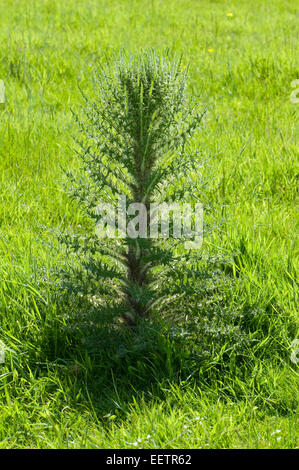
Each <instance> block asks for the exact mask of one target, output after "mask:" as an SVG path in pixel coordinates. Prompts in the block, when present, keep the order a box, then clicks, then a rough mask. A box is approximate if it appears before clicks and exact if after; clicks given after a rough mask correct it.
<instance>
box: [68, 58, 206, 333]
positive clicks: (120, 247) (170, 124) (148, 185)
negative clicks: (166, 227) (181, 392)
mask: <svg viewBox="0 0 299 470" xmlns="http://www.w3.org/2000/svg"><path fill="white" fill-rule="evenodd" d="M187 72H188V68H187V67H186V66H184V65H183V64H182V60H181V59H178V60H174V61H171V60H169V58H168V57H167V56H166V57H165V56H160V55H158V54H156V53H154V52H153V51H151V52H148V53H142V54H140V55H138V56H134V57H128V56H127V55H126V54H121V55H120V56H119V57H118V58H117V59H116V60H115V62H114V63H113V64H112V65H111V64H109V62H107V64H106V65H105V66H102V67H101V68H100V69H99V70H98V71H97V73H96V77H95V85H96V88H95V98H90V97H86V96H85V94H84V93H83V97H84V101H85V103H84V106H83V108H82V114H80V117H78V116H77V115H75V119H76V121H77V123H78V125H79V130H80V132H79V135H80V138H78V139H75V140H76V144H77V155H78V157H79V158H80V160H81V163H82V169H83V172H81V173H80V177H78V175H77V176H75V175H74V174H71V173H68V174H67V175H68V178H69V181H70V182H71V185H70V193H71V195H72V196H73V197H74V198H75V199H76V200H77V201H78V203H79V206H80V207H81V209H82V210H83V211H84V213H85V214H86V216H87V220H88V221H89V222H90V224H89V223H87V226H86V227H85V228H84V231H82V230H81V232H77V233H69V234H68V235H67V237H66V238H65V241H66V243H67V246H68V247H69V248H70V249H71V250H72V251H75V252H76V254H78V255H79V256H80V263H79V264H78V265H77V268H74V267H73V271H75V270H77V274H78V273H80V275H79V277H78V276H77V278H78V279H79V280H80V282H79V283H78V286H79V289H80V290H81V293H82V294H87V295H88V296H89V298H92V299H93V301H94V303H95V304H96V305H97V308H99V309H100V310H101V312H102V313H109V314H111V315H113V316H117V317H118V318H119V317H121V318H122V319H123V320H125V321H126V322H127V323H128V324H130V325H135V324H136V323H137V322H138V320H139V319H141V318H145V317H147V316H149V315H150V313H153V314H154V313H155V312H158V311H159V305H160V306H161V305H163V304H164V305H165V304H167V302H168V301H169V300H170V297H171V296H170V295H169V294H167V295H166V296H165V295H164V293H163V286H164V287H165V284H167V280H168V277H167V276H168V274H167V273H169V272H170V271H171V270H173V269H174V266H175V260H176V259H177V257H178V256H179V258H180V259H181V256H182V251H180V248H179V244H180V243H182V241H183V239H179V240H174V239H173V238H172V239H165V238H151V237H150V236H149V234H150V222H151V219H150V217H149V214H150V206H151V204H152V203H157V204H160V203H162V202H174V201H180V202H181V201H183V200H189V201H190V200H192V201H193V202H194V200H196V198H198V195H199V190H198V188H197V186H196V185H197V184H198V182H199V180H200V178H197V182H196V183H194V178H193V180H192V178H191V177H190V174H191V173H190V172H192V171H193V176H194V175H195V174H196V172H197V171H198V168H199V166H200V163H201V160H200V155H199V152H198V151H197V150H196V149H195V150H194V148H193V147H194V146H192V145H191V143H190V142H191V140H190V138H191V137H192V135H193V134H194V132H195V131H196V129H198V127H199V124H200V122H201V119H202V116H203V113H200V112H199V111H198V109H197V105H196V104H192V103H191V102H190V101H189V100H188V98H187V93H186V82H187ZM195 179H196V178H195ZM121 197H122V198H123V199H122V200H123V201H124V207H123V211H124V212H125V211H127V210H128V207H129V205H130V204H132V203H139V204H140V203H141V204H143V207H145V208H146V217H145V219H144V220H145V223H144V226H143V228H142V233H141V230H139V232H138V236H136V237H132V236H129V235H128V234H127V233H125V234H124V233H123V232H122V233H121V230H120V229H118V232H117V233H116V235H115V236H114V238H99V236H98V235H97V233H96V231H95V230H94V226H95V224H96V223H98V222H99V214H98V211H97V210H96V208H97V207H98V205H99V203H101V204H103V203H107V204H110V206H108V207H110V208H111V209H112V208H116V207H118V203H119V200H120V198H121ZM116 218H117V220H118V225H117V226H118V227H120V226H121V214H120V212H119V210H118V212H117V216H116ZM106 222H107V224H108V225H109V223H110V221H109V217H108V218H107V220H106ZM139 222H140V219H139ZM139 229H140V227H139ZM84 286H85V290H84ZM174 295H175V293H174Z"/></svg>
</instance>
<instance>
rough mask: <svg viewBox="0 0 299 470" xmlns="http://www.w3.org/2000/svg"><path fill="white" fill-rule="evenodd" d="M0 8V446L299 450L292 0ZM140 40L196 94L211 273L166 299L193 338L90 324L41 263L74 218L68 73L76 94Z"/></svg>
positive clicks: (83, 2) (50, 265) (47, 261)
mask: <svg viewBox="0 0 299 470" xmlns="http://www.w3.org/2000/svg"><path fill="white" fill-rule="evenodd" d="M0 10H1V18H0V44H1V53H0V79H2V80H4V82H5V87H6V102H7V103H6V107H5V108H1V109H0V157H1V158H0V178H1V186H0V206H1V212H0V235H1V236H0V256H1V260H0V314H1V317H0V340H1V341H2V342H3V343H4V344H5V347H6V348H9V349H7V351H6V361H5V363H4V364H0V447H2V448H15V447H21V448H23V447H34V448H48V447H50V448H51V447H52V448H53V447H59V448H60V447H61V448H65V447H97V448H99V447H100V448H101V447H102V448H103V447H104V448H107V447H112V448H113V447H114V448H118V447H120V448H125V447H131V448H136V447H146V448H157V447H161V448H180V447H181V448H183V447H203V448H223V447H226V448H239V447H241V448H274V447H280V448H281V447H282V448H293V447H296V446H298V433H297V434H296V417H298V414H296V412H297V409H298V392H297V390H298V366H297V365H296V364H294V363H292V362H291V360H290V356H291V352H292V348H291V343H292V341H293V340H294V339H295V338H296V335H297V328H296V321H297V318H296V311H297V302H298V301H297V292H298V290H297V284H296V271H297V270H296V268H297V266H296V263H297V259H298V252H297V246H296V230H297V228H298V225H297V220H298V219H297V218H296V215H297V209H296V198H297V184H298V183H297V180H298V159H297V158H296V157H297V156H298V111H299V104H294V103H292V102H291V100H290V95H291V92H292V91H293V89H292V88H291V82H292V80H294V79H297V78H299V65H298V10H297V9H296V2H295V1H290V0H289V1H282V0H281V1H280V0H275V1H270V0H269V1H256V2H252V3H251V2H248V1H245V0H243V1H230V2H228V3H226V2H223V1H207V0H206V1H201V2H199V1H194V0H193V1H191V0H182V1H174V0H165V1H158V0H152V1H151V2H149V1H143V0H139V1H137V0H132V1H127V0H118V1H116V0H111V1H109V2H108V1H95V0H80V1H74V0H73V1H68V2H59V1H53V0H51V1H45V0H40V1H37V0H36V1H34V0H23V1H18V2H17V1H12V0H7V1H5V2H4V1H3V0H0ZM229 12H230V13H232V14H233V16H227V13H229ZM148 47H154V48H155V49H157V50H160V51H161V50H164V49H165V48H168V49H169V50H170V54H171V55H175V54H178V53H183V55H184V60H185V62H186V64H187V63H189V64H190V93H191V94H193V95H196V96H198V100H199V103H200V104H201V105H202V107H203V108H204V107H206V106H207V107H208V111H207V115H206V116H207V117H206V120H205V125H204V127H203V129H202V132H201V133H200V135H199V137H198V138H197V140H196V141H195V142H194V145H197V146H198V148H200V149H202V151H203V153H204V154H205V155H207V156H210V157H211V158H210V159H209V166H208V167H206V168H205V169H204V173H205V176H209V185H208V186H207V187H206V188H205V189H204V191H203V202H205V203H211V204H212V205H213V206H214V207H216V208H215V209H214V212H213V216H214V218H215V222H216V225H217V229H215V230H214V231H212V233H211V234H210V235H209V236H207V238H206V239H205V242H204V247H203V250H204V254H206V255H208V254H211V255H213V256H214V262H213V263H212V262H211V261H209V262H208V266H207V268H208V269H209V271H210V272H211V278H210V280H207V281H201V280H200V281H199V283H201V284H200V285H202V287H203V295H202V296H201V297H199V298H196V303H194V299H189V302H186V303H185V306H184V304H183V307H182V306H178V307H177V310H175V311H174V313H173V316H174V317H175V318H176V317H177V318H180V319H181V321H184V320H185V317H186V314H187V313H188V314H189V313H190V312H191V316H192V318H193V320H194V321H195V323H196V322H197V320H198V321H199V320H200V322H201V323H200V326H199V327H198V328H199V329H198V330H196V331H198V333H196V334H195V335H194V331H193V334H192V331H191V333H190V332H187V333H188V334H187V333H186V339H185V340H182V339H180V338H179V337H178V335H176V334H174V336H173V337H172V336H171V335H170V334H166V333H165V332H163V331H162V333H161V332H160V333H159V332H156V331H154V330H152V329H151V328H146V327H144V329H143V330H141V331H140V336H139V338H138V339H135V340H133V339H132V338H130V335H129V334H127V333H126V332H124V333H121V332H119V331H114V332H111V334H110V338H108V339H107V336H105V331H103V332H102V331H101V330H99V332H98V334H97V336H96V338H93V337H91V336H90V335H89V331H88V328H86V327H85V326H86V325H85V326H84V324H81V323H80V315H78V312H79V313H80V312H81V313H82V310H84V309H87V310H88V308H89V307H88V305H87V306H86V303H85V304H84V302H83V303H82V302H81V300H80V299H72V298H71V299H69V298H66V297H65V296H63V295H62V293H61V291H60V289H59V279H57V276H56V275H55V273H57V272H58V269H59V268H60V267H61V266H64V264H65V262H66V259H65V253H64V251H63V250H62V249H61V247H60V246H59V245H58V243H57V237H56V234H57V232H59V230H61V229H64V228H67V227H71V228H73V229H76V227H78V225H82V226H84V216H83V214H82V213H80V212H79V211H78V210H77V209H76V207H75V205H74V204H73V203H72V202H71V201H70V200H69V199H68V198H67V196H66V194H65V192H64V190H63V182H64V176H63V173H62V171H61V166H63V167H65V168H70V167H71V168H73V169H76V165H77V162H76V161H75V159H74V157H73V152H72V150H71V149H70V146H72V136H73V135H74V134H75V133H76V132H77V130H76V127H75V125H74V121H73V118H72V113H71V111H70V108H71V107H72V108H74V109H76V107H77V105H78V104H79V103H81V101H82V100H81V97H80V92H79V89H78V83H79V84H80V87H81V88H82V89H84V91H85V93H86V94H87V95H92V93H93V90H92V73H93V71H94V69H95V67H96V65H97V63H98V62H101V60H103V57H104V54H107V55H108V56H109V55H112V53H113V52H114V51H115V52H117V51H118V50H119V49H120V48H125V49H128V50H129V51H131V52H134V51H135V52H136V51H139V50H140V49H141V48H148ZM209 50H210V51H211V50H213V51H211V52H209ZM193 177H195V178H196V177H197V175H193ZM196 282H197V281H196ZM179 308H181V310H178V309H179ZM78 316H79V319H78ZM202 323H203V324H202ZM209 328H210V330H211V331H210V330H209ZM225 328H227V331H228V333H227V334H226V333H225V331H226V330H225ZM238 329H241V331H242V334H243V335H244V338H245V343H244V345H243V343H240V344H241V346H240V348H241V351H240V350H237V349H236V348H234V338H235V336H234V333H230V332H231V331H235V330H236V331H237V336H236V338H237V341H238V338H239V336H238V331H239V330H238ZM194 336H196V337H194ZM198 336H199V343H200V345H198V344H197V342H196V341H197V339H198V338H197V337H198ZM242 345H243V346H242ZM237 346H238V344H237ZM200 348H201V349H200ZM242 348H243V349H242ZM297 430H298V427H297ZM296 436H297V441H296Z"/></svg>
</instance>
